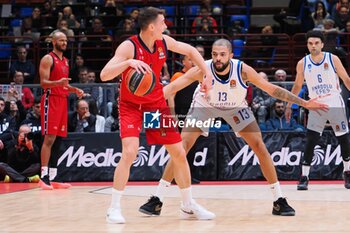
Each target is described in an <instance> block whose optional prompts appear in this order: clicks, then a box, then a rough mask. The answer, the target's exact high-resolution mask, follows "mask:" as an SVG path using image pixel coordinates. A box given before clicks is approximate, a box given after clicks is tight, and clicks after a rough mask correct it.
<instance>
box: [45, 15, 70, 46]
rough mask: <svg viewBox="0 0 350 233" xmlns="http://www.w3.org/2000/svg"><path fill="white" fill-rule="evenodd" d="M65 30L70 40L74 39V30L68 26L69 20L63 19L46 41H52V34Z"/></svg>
mask: <svg viewBox="0 0 350 233" xmlns="http://www.w3.org/2000/svg"><path fill="white" fill-rule="evenodd" d="M57 31H60V32H63V33H64V34H65V35H66V36H67V38H68V40H69V41H74V31H73V30H72V29H69V28H68V21H67V20H66V19H61V20H59V21H58V23H57V29H56V30H54V31H53V32H51V34H50V35H49V36H48V37H47V38H46V39H45V41H46V42H51V40H52V35H53V34H54V33H55V32H57Z"/></svg>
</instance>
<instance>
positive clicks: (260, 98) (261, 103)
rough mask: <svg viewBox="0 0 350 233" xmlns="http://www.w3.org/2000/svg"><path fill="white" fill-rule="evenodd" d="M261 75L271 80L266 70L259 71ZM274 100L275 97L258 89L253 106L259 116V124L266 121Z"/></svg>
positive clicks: (254, 111)
mask: <svg viewBox="0 0 350 233" xmlns="http://www.w3.org/2000/svg"><path fill="white" fill-rule="evenodd" d="M259 75H260V76H261V78H263V79H265V80H266V81H269V79H268V77H267V75H266V74H265V73H264V72H259ZM274 101H275V99H274V98H273V97H271V96H270V95H269V94H267V93H266V92H264V91H262V90H260V89H258V90H257V91H256V93H255V97H254V99H253V102H252V105H251V107H252V110H253V113H254V114H255V115H256V116H257V121H258V123H259V124H260V123H264V122H265V121H266V118H267V116H268V115H269V114H270V108H271V106H272V104H273V102H274Z"/></svg>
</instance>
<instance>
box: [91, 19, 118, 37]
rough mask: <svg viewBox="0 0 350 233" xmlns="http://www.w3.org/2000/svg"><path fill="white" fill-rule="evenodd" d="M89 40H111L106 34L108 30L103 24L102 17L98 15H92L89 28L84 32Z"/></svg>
mask: <svg viewBox="0 0 350 233" xmlns="http://www.w3.org/2000/svg"><path fill="white" fill-rule="evenodd" d="M86 34H87V35H88V36H98V37H88V40H89V41H112V37H111V36H110V35H109V34H108V31H107V30H106V28H105V27H104V26H103V22H102V19H101V18H100V17H94V18H93V19H92V22H91V28H89V29H88V30H87V32H86Z"/></svg>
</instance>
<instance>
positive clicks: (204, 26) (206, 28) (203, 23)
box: [197, 18, 215, 34]
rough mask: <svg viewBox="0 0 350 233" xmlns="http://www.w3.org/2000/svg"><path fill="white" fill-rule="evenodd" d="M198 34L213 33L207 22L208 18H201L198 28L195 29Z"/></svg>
mask: <svg viewBox="0 0 350 233" xmlns="http://www.w3.org/2000/svg"><path fill="white" fill-rule="evenodd" d="M197 33H198V34H213V33H215V32H214V28H213V27H212V26H211V25H210V24H209V19H208V18H202V20H201V26H200V29H199V30H198V31H197Z"/></svg>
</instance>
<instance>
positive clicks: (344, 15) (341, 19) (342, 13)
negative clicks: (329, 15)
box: [333, 6, 350, 31]
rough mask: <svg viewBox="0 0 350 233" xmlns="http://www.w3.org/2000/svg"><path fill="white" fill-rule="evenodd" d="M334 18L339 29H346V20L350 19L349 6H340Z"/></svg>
mask: <svg viewBox="0 0 350 233" xmlns="http://www.w3.org/2000/svg"><path fill="white" fill-rule="evenodd" d="M333 20H334V22H335V26H336V27H338V29H339V30H341V31H342V30H344V29H345V26H346V22H347V21H349V20H350V14H349V7H345V6H342V7H340V8H339V11H337V12H336V13H335V15H333Z"/></svg>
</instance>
